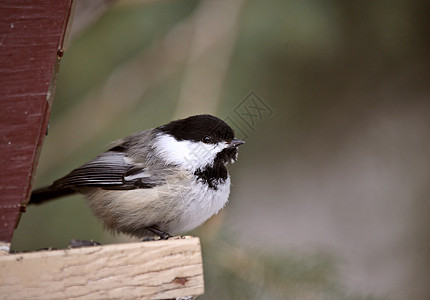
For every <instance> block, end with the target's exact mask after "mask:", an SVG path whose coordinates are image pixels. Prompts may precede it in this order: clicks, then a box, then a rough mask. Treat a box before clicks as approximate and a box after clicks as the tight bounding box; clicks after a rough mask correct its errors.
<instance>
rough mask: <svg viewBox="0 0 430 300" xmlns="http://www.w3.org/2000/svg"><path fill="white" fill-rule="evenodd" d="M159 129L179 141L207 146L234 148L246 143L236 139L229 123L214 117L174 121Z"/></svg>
mask: <svg viewBox="0 0 430 300" xmlns="http://www.w3.org/2000/svg"><path fill="white" fill-rule="evenodd" d="M157 129H158V130H160V131H162V132H164V133H167V134H169V135H171V136H173V137H174V138H175V139H176V140H177V141H183V140H188V141H193V142H203V143H205V144H216V143H218V142H227V143H230V144H231V145H232V147H237V146H240V145H242V144H243V143H244V142H243V141H240V140H237V139H235V138H234V131H233V129H232V128H231V127H230V126H228V124H227V123H225V122H224V121H223V120H221V119H219V118H217V117H214V116H212V115H196V116H191V117H188V118H186V119H180V120H176V121H172V122H170V123H168V124H166V125H163V126H160V127H158V128H157Z"/></svg>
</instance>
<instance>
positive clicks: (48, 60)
mask: <svg viewBox="0 0 430 300" xmlns="http://www.w3.org/2000/svg"><path fill="white" fill-rule="evenodd" d="M71 3H72V0H56V1H52V0H26V1H24V0H2V1H0V241H3V242H10V240H11V239H12V235H13V231H14V229H15V226H16V224H17V222H18V220H19V216H20V210H22V206H23V203H26V201H27V198H28V196H29V193H30V189H31V182H32V177H33V172H34V169H35V165H36V163H37V159H38V157H39V155H38V154H39V152H40V147H41V144H42V141H43V137H44V134H45V132H46V128H47V124H48V118H49V113H50V110H51V101H50V100H49V99H50V97H48V96H49V95H50V94H51V92H50V89H51V82H53V79H54V78H55V76H56V74H55V70H56V65H57V63H58V57H57V53H58V50H59V49H61V47H62V44H63V39H64V35H65V30H66V25H67V21H68V18H69V15H70V10H71ZM53 90H54V87H52V91H53Z"/></svg>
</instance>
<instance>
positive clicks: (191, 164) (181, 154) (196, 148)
mask: <svg viewBox="0 0 430 300" xmlns="http://www.w3.org/2000/svg"><path fill="white" fill-rule="evenodd" d="M227 146H228V144H227V143H225V142H223V143H218V144H215V145H214V144H205V143H203V142H191V141H185V140H184V141H177V140H176V139H175V138H174V137H172V136H170V135H167V134H160V135H159V136H157V142H156V143H155V150H156V151H157V152H158V155H160V156H161V157H162V158H163V159H164V160H165V161H167V162H168V163H171V164H179V165H180V166H181V167H183V168H185V169H188V170H196V169H199V168H200V169H201V168H203V167H205V166H207V165H212V164H213V161H214V159H215V157H216V155H217V153H218V152H220V151H222V150H223V149H224V148H226V147H227Z"/></svg>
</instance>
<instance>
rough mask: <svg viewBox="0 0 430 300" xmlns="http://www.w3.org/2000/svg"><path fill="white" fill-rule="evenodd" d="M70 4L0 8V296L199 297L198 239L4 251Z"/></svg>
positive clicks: (40, 133)
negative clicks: (20, 251) (35, 250)
mask: <svg viewBox="0 0 430 300" xmlns="http://www.w3.org/2000/svg"><path fill="white" fill-rule="evenodd" d="M72 2H73V1H72V0H57V1H49V0H33V1H26V0H4V1H1V3H0V99H1V102H0V104H1V105H0V165H1V168H0V195H1V196H0V199H1V200H0V298H1V299H66V298H71V297H73V298H86V299H88V298H91V299H93V298H96V299H112V298H116V299H118V298H121V299H136V298H139V299H171V298H180V297H184V296H196V295H200V294H202V293H203V291H204V288H203V266H202V258H201V250H200V241H199V239H198V238H192V237H188V238H178V239H171V240H167V241H152V242H142V243H128V244H116V245H106V246H93V247H85V248H77V249H65V250H55V251H37V252H30V253H15V254H10V253H9V249H10V242H11V240H12V236H13V232H14V230H15V228H16V226H17V224H18V222H19V219H20V217H21V214H22V212H24V211H25V207H26V203H27V201H28V199H29V196H30V193H31V185H32V179H33V175H34V172H35V169H36V165H37V161H38V158H39V154H40V149H41V146H42V142H43V138H44V136H45V133H46V130H47V126H48V120H49V115H50V111H51V106H52V102H53V98H54V92H55V83H56V77H57V71H58V66H59V62H60V60H61V57H62V55H63V51H64V44H65V41H66V38H67V33H68V29H69V28H70V25H71V23H72V22H71V19H72V15H73V14H72V13H71V12H72V11H73V9H72V8H73V5H72V4H73V3H72Z"/></svg>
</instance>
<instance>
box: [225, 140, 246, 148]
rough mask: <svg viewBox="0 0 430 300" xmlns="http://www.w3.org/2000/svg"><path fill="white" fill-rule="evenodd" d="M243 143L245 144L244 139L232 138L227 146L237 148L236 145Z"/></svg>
mask: <svg viewBox="0 0 430 300" xmlns="http://www.w3.org/2000/svg"><path fill="white" fill-rule="evenodd" d="M243 144H245V142H244V141H242V140H239V139H233V140H232V141H231V142H230V145H229V148H237V147H239V146H240V145H243Z"/></svg>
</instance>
